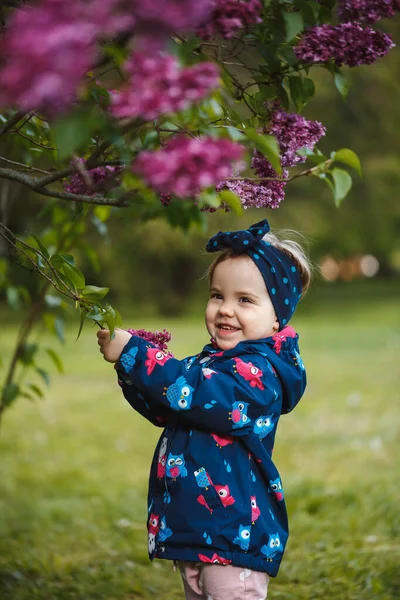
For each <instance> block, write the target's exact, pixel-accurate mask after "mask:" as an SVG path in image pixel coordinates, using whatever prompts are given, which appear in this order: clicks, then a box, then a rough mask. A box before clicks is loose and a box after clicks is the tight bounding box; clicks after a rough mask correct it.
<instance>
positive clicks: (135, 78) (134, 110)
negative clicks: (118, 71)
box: [111, 52, 219, 120]
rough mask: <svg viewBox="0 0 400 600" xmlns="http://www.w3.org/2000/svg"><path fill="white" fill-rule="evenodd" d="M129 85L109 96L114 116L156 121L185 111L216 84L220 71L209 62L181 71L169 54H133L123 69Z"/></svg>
mask: <svg viewBox="0 0 400 600" xmlns="http://www.w3.org/2000/svg"><path fill="white" fill-rule="evenodd" d="M125 70H126V73H127V75H128V83H127V84H126V85H125V87H123V88H122V89H121V90H120V91H117V90H115V91H113V92H112V94H111V112H112V113H113V114H114V115H115V116H116V117H120V118H123V117H129V118H133V117H139V116H140V117H142V118H143V119H145V120H151V119H156V118H157V117H159V116H160V115H163V114H166V113H173V112H176V111H179V110H184V109H185V108H187V107H188V106H190V104H191V103H194V102H197V101H199V100H201V99H202V98H204V97H205V96H207V95H208V94H209V93H210V91H211V90H212V89H214V88H216V87H218V85H219V75H218V73H219V70H218V67H217V66H216V65H215V64H214V63H212V62H202V63H198V64H196V65H194V66H192V67H184V68H181V67H180V65H179V62H178V60H177V59H176V58H175V57H174V56H171V55H160V54H158V55H156V56H145V55H144V54H141V53H138V52H135V53H134V54H132V56H131V57H130V59H129V61H128V63H127V65H126V67H125Z"/></svg>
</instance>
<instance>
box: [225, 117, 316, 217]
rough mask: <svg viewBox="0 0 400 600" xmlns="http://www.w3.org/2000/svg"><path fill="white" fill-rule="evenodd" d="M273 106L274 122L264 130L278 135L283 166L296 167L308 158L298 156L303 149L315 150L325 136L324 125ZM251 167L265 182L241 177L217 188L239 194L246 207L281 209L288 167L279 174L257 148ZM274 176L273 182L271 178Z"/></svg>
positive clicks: (272, 118)
mask: <svg viewBox="0 0 400 600" xmlns="http://www.w3.org/2000/svg"><path fill="white" fill-rule="evenodd" d="M272 108H273V109H274V110H273V112H272V116H271V121H270V123H269V125H268V127H267V128H266V129H265V133H268V134H270V135H273V136H275V137H276V139H277V141H278V143H279V149H280V153H281V164H282V167H294V166H295V165H297V164H299V163H303V162H305V160H306V157H305V156H299V155H298V154H297V151H298V150H300V148H309V149H310V150H313V149H314V147H315V144H316V143H317V142H318V141H319V139H320V138H321V137H322V136H323V135H325V133H326V129H325V127H324V126H323V125H322V124H321V123H319V122H318V121H308V120H307V119H305V118H304V117H302V116H301V115H298V114H296V113H286V112H285V111H284V110H282V109H281V108H280V107H279V106H275V107H274V106H272ZM251 168H252V169H253V171H255V173H256V174H257V175H258V177H260V178H261V179H262V178H265V179H264V180H263V181H257V182H255V181H251V180H250V179H242V180H235V181H222V182H220V183H219V184H218V186H217V190H218V191H221V190H222V189H228V190H231V191H232V192H235V194H237V195H238V196H239V197H240V200H241V202H242V205H243V207H244V208H250V207H255V208H262V207H268V208H273V209H274V208H278V206H279V204H280V203H281V202H282V200H283V199H284V198H285V186H286V182H285V181H282V179H283V180H284V179H286V178H287V177H288V175H289V172H288V170H287V169H285V168H284V169H283V170H282V175H280V176H279V175H278V173H277V172H276V171H275V169H274V168H273V167H272V165H271V163H270V162H269V161H268V160H267V159H266V158H265V157H264V156H263V155H262V154H261V153H260V152H258V151H257V150H256V151H255V152H254V155H253V158H252V161H251ZM271 179H273V180H274V181H271Z"/></svg>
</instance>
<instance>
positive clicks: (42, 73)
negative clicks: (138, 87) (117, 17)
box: [0, 0, 98, 111]
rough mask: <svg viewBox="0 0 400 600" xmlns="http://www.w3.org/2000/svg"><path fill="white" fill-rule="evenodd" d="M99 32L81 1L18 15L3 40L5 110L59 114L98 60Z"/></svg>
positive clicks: (50, 0) (52, 1) (0, 75)
mask: <svg viewBox="0 0 400 600" xmlns="http://www.w3.org/2000/svg"><path fill="white" fill-rule="evenodd" d="M97 31H98V28H97V25H96V23H95V22H94V21H92V20H90V19H88V15H87V9H86V7H85V5H84V3H81V2H64V1H63V0H43V1H42V2H41V3H40V4H38V5H35V6H33V7H26V8H24V9H23V10H16V11H15V12H14V15H13V19H12V21H11V22H10V25H9V30H8V31H7V33H6V34H5V35H4V37H3V40H2V48H1V51H0V56H2V57H3V59H4V67H3V69H2V70H0V90H1V91H0V105H4V106H6V105H8V104H9V105H10V104H11V105H12V104H14V103H16V104H18V105H19V106H20V107H21V108H22V109H24V110H29V109H32V108H48V109H50V110H51V111H54V110H57V108H59V107H60V106H62V105H64V104H66V103H68V102H69V101H71V99H73V98H74V96H75V92H76V89H77V87H78V85H79V82H80V80H81V79H82V75H83V73H84V72H85V71H87V69H88V68H89V67H90V64H91V62H92V61H93V59H94V55H95V54H94V46H93V41H94V39H95V36H96V34H97Z"/></svg>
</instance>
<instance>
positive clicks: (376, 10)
mask: <svg viewBox="0 0 400 600" xmlns="http://www.w3.org/2000/svg"><path fill="white" fill-rule="evenodd" d="M399 10H400V0H339V16H340V19H341V21H362V22H364V23H369V24H372V23H376V21H379V20H380V19H385V18H391V17H394V15H395V13H396V11H399Z"/></svg>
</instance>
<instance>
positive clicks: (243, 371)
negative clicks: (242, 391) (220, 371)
mask: <svg viewBox="0 0 400 600" xmlns="http://www.w3.org/2000/svg"><path fill="white" fill-rule="evenodd" d="M233 360H234V361H235V365H234V367H233V368H234V370H235V371H236V373H239V375H241V376H242V377H244V378H245V380H246V381H249V382H250V385H251V387H258V388H259V389H260V390H263V389H264V386H263V383H262V381H261V377H262V376H263V372H262V371H261V369H259V368H258V367H256V366H255V365H253V363H251V362H244V361H243V360H242V359H241V358H238V357H236V358H234V359H233Z"/></svg>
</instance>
